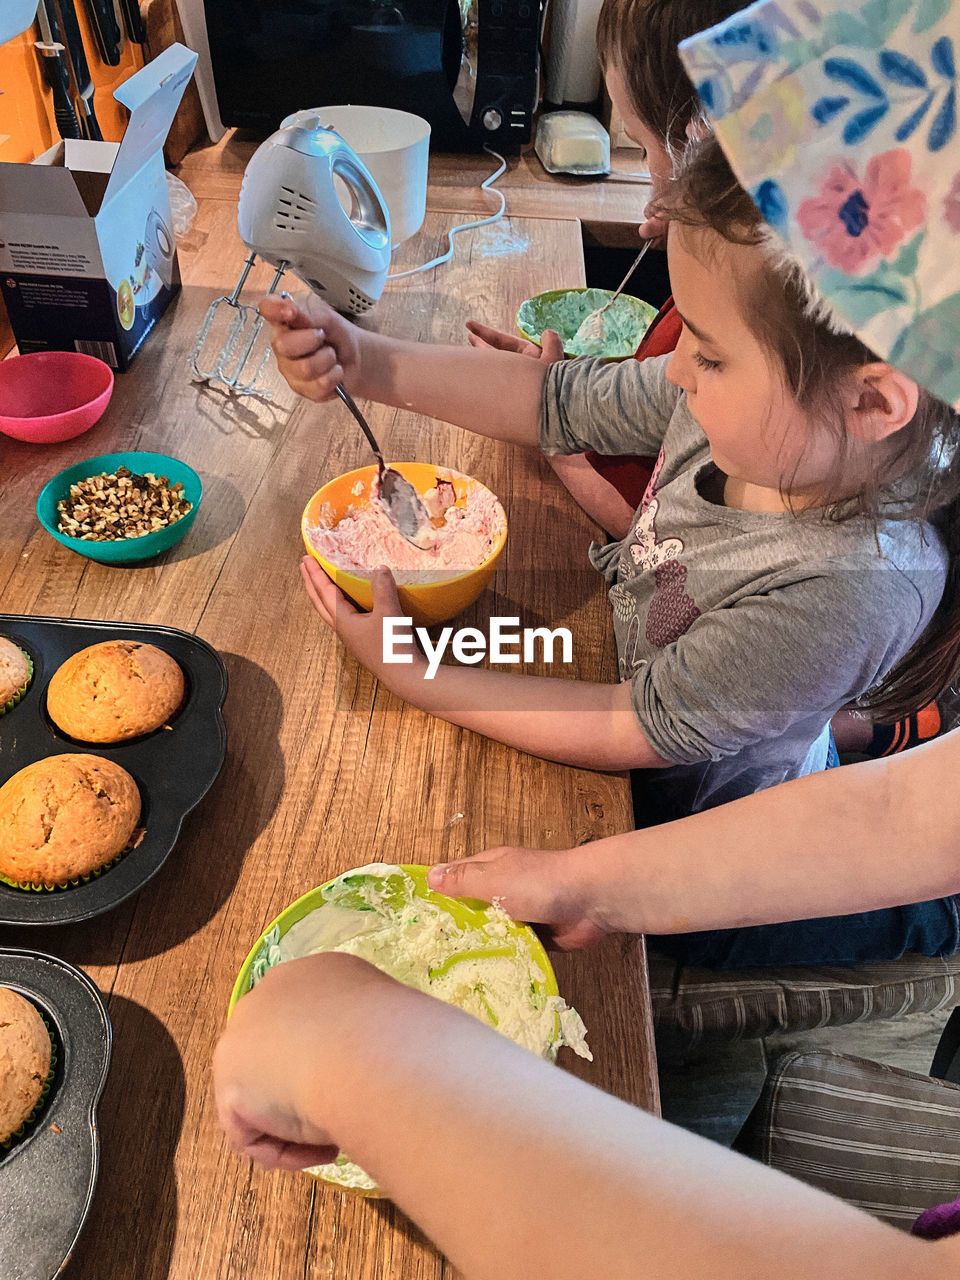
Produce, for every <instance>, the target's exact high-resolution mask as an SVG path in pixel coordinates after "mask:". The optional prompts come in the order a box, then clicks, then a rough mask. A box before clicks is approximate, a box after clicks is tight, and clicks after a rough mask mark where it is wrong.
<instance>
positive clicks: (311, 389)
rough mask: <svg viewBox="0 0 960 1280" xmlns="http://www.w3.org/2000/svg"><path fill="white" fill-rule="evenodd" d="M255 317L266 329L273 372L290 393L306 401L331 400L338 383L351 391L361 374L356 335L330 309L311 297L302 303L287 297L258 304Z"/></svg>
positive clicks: (340, 317)
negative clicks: (274, 363)
mask: <svg viewBox="0 0 960 1280" xmlns="http://www.w3.org/2000/svg"><path fill="white" fill-rule="evenodd" d="M259 311H260V314H261V315H262V316H263V318H264V320H266V322H267V323H268V324H269V326H270V345H271V346H272V347H273V353H274V355H275V356H276V359H277V368H278V369H279V370H280V372H281V373H282V374H283V376H284V377H285V378H286V380H287V382H289V383H290V386H291V387H292V388H293V389H294V391H296V392H298V393H299V394H300V395H302V396H306V397H307V398H308V399H309V400H330V399H331V398H332V397H333V395H334V394H335V388H336V385H337V383H338V382H343V383H344V384H345V385H347V386H348V387H350V386H351V385H352V384H353V383H354V382H355V380H356V378H357V376H358V374H359V369H360V332H359V330H357V329H356V328H355V327H354V326H353V325H352V324H351V323H350V321H349V320H345V319H344V318H343V316H341V315H338V313H337V312H336V311H334V309H333V308H332V307H329V306H327V304H326V303H325V302H321V301H320V299H319V298H318V297H316V296H315V295H314V294H310V295H309V297H307V298H305V299H304V301H303V302H302V303H297V302H294V300H293V298H291V297H290V296H289V295H279V294H271V295H270V296H269V297H266V298H263V299H262V300H261V302H260V306H259Z"/></svg>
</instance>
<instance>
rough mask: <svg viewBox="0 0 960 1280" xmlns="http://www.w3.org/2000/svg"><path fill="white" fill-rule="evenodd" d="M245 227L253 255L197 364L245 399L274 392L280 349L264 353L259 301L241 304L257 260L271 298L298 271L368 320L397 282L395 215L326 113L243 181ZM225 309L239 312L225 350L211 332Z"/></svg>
mask: <svg viewBox="0 0 960 1280" xmlns="http://www.w3.org/2000/svg"><path fill="white" fill-rule="evenodd" d="M311 125H312V126H313V127H310V126H311ZM237 222H238V225H239V229H240V236H241V239H242V240H243V242H244V244H245V245H246V246H247V248H248V249H249V250H250V253H249V255H248V256H247V258H246V260H245V262H244V265H243V270H242V271H241V273H240V278H239V279H238V280H237V283H236V287H235V288H234V290H233V292H232V293H231V294H230V295H229V297H228V296H226V295H224V296H223V297H220V298H215V299H214V301H213V302H212V303H211V304H210V306H209V308H208V309H207V314H206V317H205V318H204V321H203V324H202V325H201V327H200V331H199V333H198V334H197V342H196V346H195V347H194V349H193V356H192V357H191V360H190V367H191V369H192V371H193V374H194V376H195V377H197V378H199V379H200V380H201V381H204V382H219V383H221V384H222V385H224V386H226V387H228V388H229V389H230V390H231V391H233V392H235V393H236V394H238V395H252V394H260V395H267V394H269V393H268V392H264V391H263V390H262V389H261V388H260V387H259V385H258V384H259V379H260V375H261V373H262V372H263V369H264V366H265V364H266V362H267V360H268V359H269V356H270V348H269V346H267V347H266V349H265V350H264V351H263V352H262V353H259V352H257V353H256V354H255V352H254V349H255V348H256V347H257V339H258V337H259V336H260V332H261V329H262V327H263V320H262V318H261V316H260V314H259V312H258V311H257V308H256V305H255V304H253V303H246V302H241V300H240V297H241V294H242V292H243V287H244V285H245V284H246V282H247V277H248V276H249V274H250V271H251V270H252V268H253V266H254V264H255V262H256V260H257V258H258V257H259V258H262V259H263V260H264V261H265V262H268V263H270V265H271V266H273V267H274V268H275V274H274V277H273V281H272V283H271V285H270V287H269V289H268V290H267V292H268V293H273V292H274V291H275V290H276V288H277V285H278V284H279V283H280V280H281V277H282V276H283V274H284V272H286V271H292V272H293V273H294V274H295V275H296V276H298V277H299V278H300V279H301V280H302V281H303V282H304V284H306V285H308V286H309V287H310V288H311V289H312V290H313V291H314V293H316V294H318V295H319V296H320V297H322V298H323V299H324V301H325V302H329V303H330V305H331V306H332V307H334V308H336V310H338V311H342V312H345V313H348V314H351V315H362V314H363V313H364V312H365V311H368V310H369V309H370V307H372V306H373V305H374V303H375V302H376V301H377V299H378V298H379V297H380V293H381V291H382V289H383V283H384V281H385V280H386V278H387V271H388V270H389V267H390V215H389V213H388V212H387V206H386V204H385V203H384V200H383V197H382V196H381V194H380V192H379V190H378V189H377V186H376V183H375V182H374V181H373V178H372V177H371V176H370V173H369V172H368V170H367V169H366V167H365V166H364V165H363V163H362V162H361V160H360V158H359V157H358V156H357V154H356V152H354V151H353V150H352V148H351V147H349V146H348V145H347V143H346V142H344V140H343V139H342V138H341V137H340V135H339V134H338V133H336V132H335V131H334V130H333V129H330V128H327V127H324V125H323V124H322V112H321V113H318V114H317V116H316V118H315V120H313V121H310V122H309V124H307V125H304V123H303V122H302V115H301V122H300V123H287V122H285V123H284V124H283V125H281V127H280V128H279V129H278V130H277V131H276V133H273V134H271V136H270V137H269V138H267V140H266V141H265V142H264V143H262V144H261V145H260V146H259V147H258V148H257V150H256V151H255V152H254V154H253V156H252V157H251V159H250V162H249V164H248V165H247V168H246V171H245V172H244V175H243V183H242V184H241V187H240V202H239V205H238V211H237ZM221 308H226V309H227V310H228V311H229V312H230V313H231V315H230V322H229V329H228V331H227V335H226V338H225V340H224V341H223V342H222V343H221V345H220V346H219V348H218V349H217V348H216V344H215V342H213V341H212V340H211V339H210V335H211V330H212V329H213V327H214V324H215V321H217V319H218V317H219V313H220V310H221ZM206 348H210V351H207V350H205V349H206ZM249 370H252V372H250V371H249Z"/></svg>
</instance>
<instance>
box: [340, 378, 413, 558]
mask: <svg viewBox="0 0 960 1280" xmlns="http://www.w3.org/2000/svg"><path fill="white" fill-rule="evenodd" d="M336 392H337V395H338V396H339V397H340V399H341V400H342V401H343V403H344V404H345V405H346V406H347V408H348V409H349V410H350V412H351V413H352V414H353V416H354V417H355V418H356V420H357V422H358V424H359V426H360V430H361V431H362V432H363V434H364V435H365V436H366V437H367V441H368V443H369V445H370V448H371V449H372V450H373V452H374V455H375V456H376V459H377V472H378V475H379V478H380V505H381V507H382V508H383V510H384V512H385V514H386V517H387V519H388V520H389V521H390V523H391V524H392V525H393V527H394V528H395V529H396V530H397V532H398V533H400V534H401V535H402V536H403V537H404V538H406V540H407V541H408V542H412V543H413V545H414V546H415V547H420V548H421V550H423V549H424V548H426V547H429V546H432V545H433V542H434V539H435V533H434V528H433V524H432V522H431V520H430V514H429V512H428V511H427V508H426V507H425V506H424V505H423V502H422V500H421V498H420V495H419V493H417V491H416V489H415V488H414V487H413V485H412V484H411V483H410V481H409V480H407V479H406V478H405V477H404V476H402V475H401V474H400V472H399V471H397V469H396V468H395V467H388V466H387V464H386V463H385V462H384V460H383V454H382V453H381V452H380V446H379V445H378V444H377V442H376V440H375V439H374V436H373V432H372V431H371V430H370V427H369V426H368V425H367V420H366V418H364V416H363V414H362V413H361V412H360V410H359V409H358V408H357V406H356V404H355V403H354V399H353V396H351V394H350V392H349V391H348V390H347V389H346V387H345V386H344V385H343V383H342V382H338V383H337V386H336Z"/></svg>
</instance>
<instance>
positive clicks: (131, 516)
mask: <svg viewBox="0 0 960 1280" xmlns="http://www.w3.org/2000/svg"><path fill="white" fill-rule="evenodd" d="M191 507H192V503H190V502H188V501H187V500H186V498H184V496H183V481H182V480H177V481H176V482H175V483H174V484H170V482H169V480H168V479H167V477H166V476H157V475H154V474H153V472H152V471H147V472H145V473H144V474H143V475H142V476H141V475H137V474H135V473H134V472H132V471H131V470H130V469H129V468H128V467H117V469H116V471H115V472H112V473H110V474H107V475H100V476H88V477H87V479H86V480H78V481H77V483H76V484H72V485H71V486H70V492H69V494H68V495H67V497H65V498H61V499H60V501H59V502H58V503H57V511H58V512H59V514H60V519H59V520H58V521H57V528H58V529H59V530H60V532H61V533H68V534H69V535H70V537H71V538H82V539H83V541H84V542H109V541H111V540H112V539H116V538H142V537H143V535H144V534H146V533H156V531H157V530H158V529H165V528H166V527H167V525H170V524H175V523H176V521H177V520H179V519H180V518H181V516H185V515H186V514H187V512H188V511H189V510H190V509H191Z"/></svg>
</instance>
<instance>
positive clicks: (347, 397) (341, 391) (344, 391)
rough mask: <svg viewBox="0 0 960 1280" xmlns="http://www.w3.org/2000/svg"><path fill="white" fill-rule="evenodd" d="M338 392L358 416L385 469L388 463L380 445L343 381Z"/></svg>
mask: <svg viewBox="0 0 960 1280" xmlns="http://www.w3.org/2000/svg"><path fill="white" fill-rule="evenodd" d="M336 392H337V395H338V396H339V397H340V399H341V400H342V401H343V403H344V404H345V405H346V406H347V408H348V409H349V410H350V412H351V413H352V414H353V416H354V417H355V418H356V420H357V423H358V424H359V426H360V430H361V431H362V432H363V434H364V435H365V436H366V437H367V441H368V442H369V445H370V448H371V449H372V450H373V452H374V454H375V455H376V459H377V462H378V463H379V464H380V470H381V471H383V468H384V467H385V465H386V464H385V462H384V461H383V455H382V454H381V452H380V446H379V445H378V444H377V442H376V440H374V438H373V432H372V431H371V430H370V428H369V427H368V426H367V420H366V418H365V417H364V416H363V414H362V413H361V412H360V410H359V409H358V408H357V406H356V404H355V403H354V400H353V396H352V395H351V394H350V392H349V391H348V390H347V389H346V387H345V386H344V385H343V383H342V382H338V383H337V385H336Z"/></svg>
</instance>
